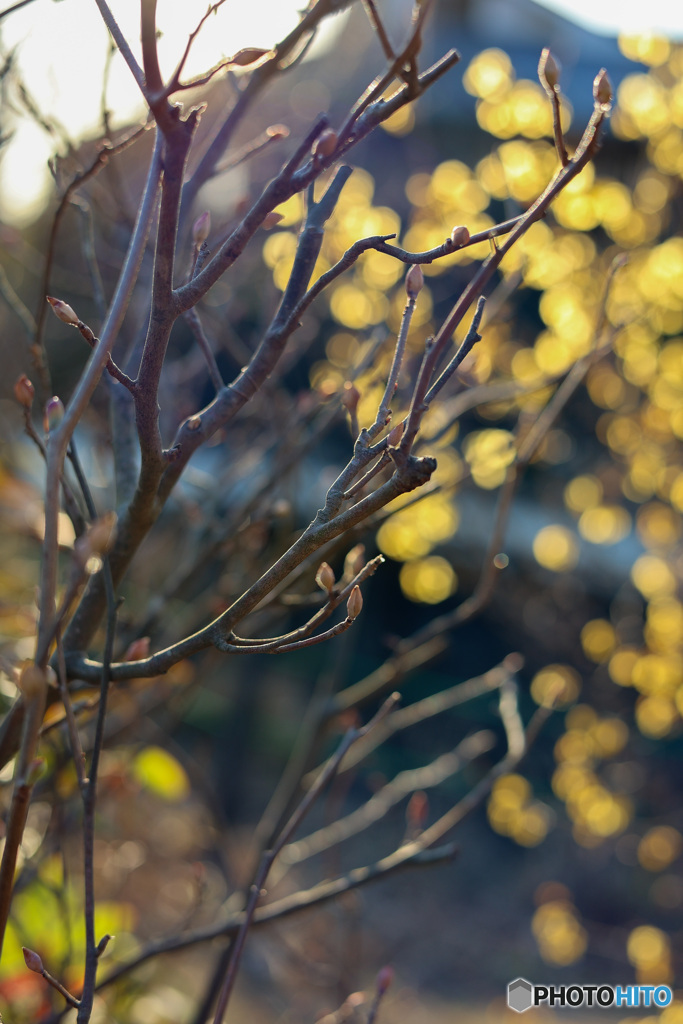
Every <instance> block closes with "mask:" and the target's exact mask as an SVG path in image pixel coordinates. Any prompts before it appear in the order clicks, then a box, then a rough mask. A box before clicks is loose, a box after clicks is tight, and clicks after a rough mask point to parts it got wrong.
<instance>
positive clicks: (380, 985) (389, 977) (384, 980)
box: [376, 964, 394, 996]
mask: <svg viewBox="0 0 683 1024" xmlns="http://www.w3.org/2000/svg"><path fill="white" fill-rule="evenodd" d="M393 980H394V968H393V967H391V966H390V965H389V964H387V965H386V966H385V967H382V969H381V970H380V971H378V972H377V981H376V985H377V993H378V995H381V996H383V995H384V993H385V992H386V990H387V989H388V988H389V986H390V985H391V983H392V981H393Z"/></svg>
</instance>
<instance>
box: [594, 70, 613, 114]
mask: <svg viewBox="0 0 683 1024" xmlns="http://www.w3.org/2000/svg"><path fill="white" fill-rule="evenodd" d="M612 95H613V93H612V83H611V82H610V80H609V75H608V74H607V72H606V71H605V69H604V68H601V69H600V70H599V71H598V73H597V75H596V76H595V80H594V82H593V99H594V100H595V103H596V106H600V107H602V108H603V109H605V108H606V107H609V105H610V104H611V102H612Z"/></svg>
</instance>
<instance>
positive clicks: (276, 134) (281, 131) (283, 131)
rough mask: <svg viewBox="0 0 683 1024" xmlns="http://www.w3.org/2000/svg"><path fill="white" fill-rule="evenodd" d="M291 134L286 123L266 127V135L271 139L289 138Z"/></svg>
mask: <svg viewBox="0 0 683 1024" xmlns="http://www.w3.org/2000/svg"><path fill="white" fill-rule="evenodd" d="M289 134H290V132H289V128H288V127H287V125H286V124H271V125H270V126H269V127H268V128H266V135H268V136H269V138H271V139H287V138H289Z"/></svg>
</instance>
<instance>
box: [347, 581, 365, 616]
mask: <svg viewBox="0 0 683 1024" xmlns="http://www.w3.org/2000/svg"><path fill="white" fill-rule="evenodd" d="M362 607H363V595H362V594H361V592H360V587H359V586H358V584H356V585H355V587H354V588H353V590H352V591H351V593H350V594H349V599H348V601H347V602H346V614H347V616H348V617H349V618H350V619H357V618H358V616H359V615H360V610H361V608H362Z"/></svg>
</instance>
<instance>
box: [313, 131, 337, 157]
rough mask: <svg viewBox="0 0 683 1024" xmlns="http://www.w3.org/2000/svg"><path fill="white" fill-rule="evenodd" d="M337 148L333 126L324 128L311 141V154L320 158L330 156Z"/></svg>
mask: <svg viewBox="0 0 683 1024" xmlns="http://www.w3.org/2000/svg"><path fill="white" fill-rule="evenodd" d="M336 148H337V133H336V132H335V131H334V129H333V128H326V129H325V131H324V132H322V133H321V134H320V135H319V136H318V138H317V139H316V140H315V142H314V143H313V156H314V157H318V158H319V159H320V160H322V159H324V158H325V157H327V156H332V154H333V153H334V151H335V149H336Z"/></svg>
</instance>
